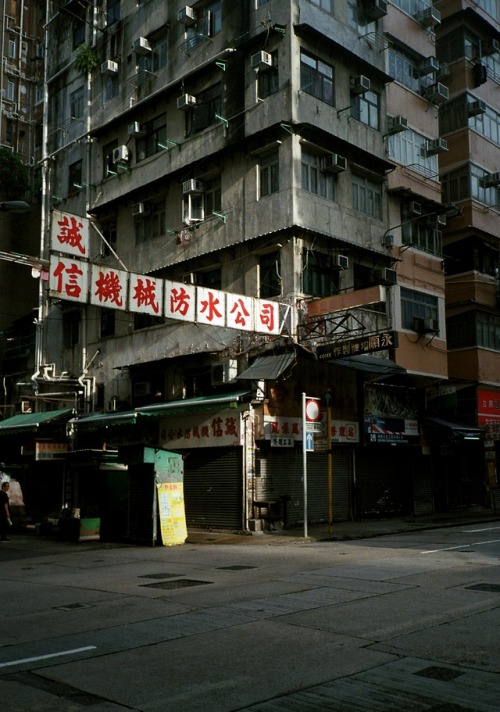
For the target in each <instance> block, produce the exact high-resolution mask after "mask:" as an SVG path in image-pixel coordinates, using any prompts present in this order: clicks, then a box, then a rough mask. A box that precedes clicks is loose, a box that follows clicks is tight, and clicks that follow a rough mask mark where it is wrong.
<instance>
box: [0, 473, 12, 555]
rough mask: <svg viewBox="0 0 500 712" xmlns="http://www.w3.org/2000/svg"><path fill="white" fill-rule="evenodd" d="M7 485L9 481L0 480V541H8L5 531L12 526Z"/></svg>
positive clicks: (8, 485)
mask: <svg viewBox="0 0 500 712" xmlns="http://www.w3.org/2000/svg"><path fill="white" fill-rule="evenodd" d="M9 487H10V484H9V482H2V489H1V490H0V536H1V540H2V541H9V539H8V538H7V532H8V531H9V527H11V526H12V520H11V518H10V507H9V495H8V494H7V493H8V491H9Z"/></svg>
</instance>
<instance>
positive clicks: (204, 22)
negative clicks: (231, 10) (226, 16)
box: [184, 0, 222, 51]
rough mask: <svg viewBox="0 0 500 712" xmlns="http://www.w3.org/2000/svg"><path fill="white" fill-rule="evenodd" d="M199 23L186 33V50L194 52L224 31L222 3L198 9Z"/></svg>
mask: <svg viewBox="0 0 500 712" xmlns="http://www.w3.org/2000/svg"><path fill="white" fill-rule="evenodd" d="M197 10H198V21H197V23H196V24H195V25H194V26H193V27H188V28H187V31H186V37H187V39H186V42H185V45H184V49H185V50H186V51H189V50H192V49H194V48H195V47H197V46H198V45H199V44H201V43H202V42H204V41H205V40H206V39H208V38H209V37H213V36H214V35H217V34H219V32H220V31H221V29H222V2H221V0H216V2H211V3H209V4H208V5H206V6H205V7H203V8H199V9H198V8H197Z"/></svg>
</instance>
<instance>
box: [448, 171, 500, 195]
mask: <svg viewBox="0 0 500 712" xmlns="http://www.w3.org/2000/svg"><path fill="white" fill-rule="evenodd" d="M487 176H488V172H487V171H485V170H484V169H483V168H479V167H478V166H475V165H474V164H472V163H468V164H467V165H465V166H462V168H459V169H458V170H456V171H450V173H446V174H445V175H443V177H442V186H443V199H444V201H445V202H456V201H458V200H466V199H467V198H474V199H475V200H477V201H479V202H480V203H484V205H499V204H500V186H495V185H488V182H487Z"/></svg>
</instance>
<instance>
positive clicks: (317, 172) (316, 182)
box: [301, 148, 335, 200]
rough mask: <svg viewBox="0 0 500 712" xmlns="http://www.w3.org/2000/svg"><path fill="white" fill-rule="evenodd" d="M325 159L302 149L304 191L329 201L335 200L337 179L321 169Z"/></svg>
mask: <svg viewBox="0 0 500 712" xmlns="http://www.w3.org/2000/svg"><path fill="white" fill-rule="evenodd" d="M322 159H323V157H322V156H320V155H319V154H317V153H312V152H310V151H307V150H306V149H304V148H303V149H302V158H301V173H302V189H303V190H306V191H307V192H308V193H314V195H319V196H320V197H321V198H326V199H327V200H335V179H334V177H333V175H331V174H329V173H325V172H324V171H323V170H322V169H321V163H322Z"/></svg>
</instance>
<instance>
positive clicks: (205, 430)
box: [201, 425, 210, 438]
mask: <svg viewBox="0 0 500 712" xmlns="http://www.w3.org/2000/svg"><path fill="white" fill-rule="evenodd" d="M201 437H202V438H208V437H210V430H209V429H208V425H202V426H201Z"/></svg>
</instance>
